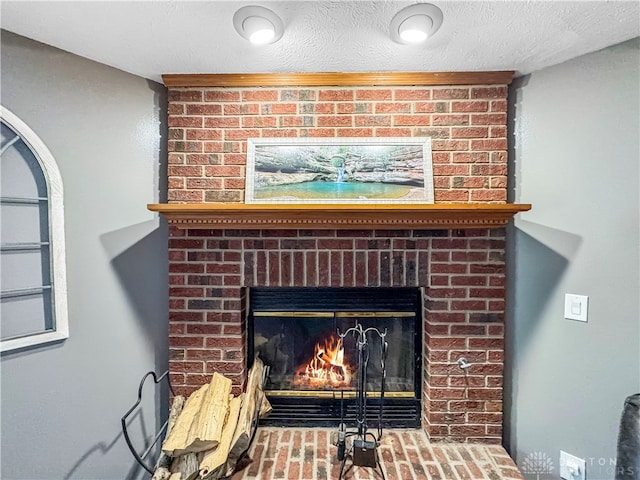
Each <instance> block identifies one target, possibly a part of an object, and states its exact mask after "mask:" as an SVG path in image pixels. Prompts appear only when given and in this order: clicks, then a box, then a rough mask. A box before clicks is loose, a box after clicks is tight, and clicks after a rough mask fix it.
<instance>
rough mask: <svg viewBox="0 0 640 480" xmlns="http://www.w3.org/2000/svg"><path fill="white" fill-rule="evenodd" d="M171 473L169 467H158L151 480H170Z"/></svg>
mask: <svg viewBox="0 0 640 480" xmlns="http://www.w3.org/2000/svg"><path fill="white" fill-rule="evenodd" d="M170 478H171V472H170V471H169V469H168V468H167V467H158V468H156V471H155V472H153V477H152V478H151V480H170Z"/></svg>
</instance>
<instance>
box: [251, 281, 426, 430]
mask: <svg viewBox="0 0 640 480" xmlns="http://www.w3.org/2000/svg"><path fill="white" fill-rule="evenodd" d="M421 298H422V295H421V292H420V289H418V288H252V289H250V291H249V312H248V327H249V331H248V333H249V338H248V347H249V355H248V358H249V359H251V360H252V359H253V358H254V357H255V355H259V356H260V357H261V359H262V360H263V362H264V363H265V365H268V366H269V367H270V373H269V377H268V379H267V385H266V394H267V397H268V398H269V401H270V402H271V404H272V406H273V412H272V413H271V414H270V415H269V417H267V418H266V419H265V420H263V422H264V424H267V425H281V426H303V425H304V426H310V425H313V426H334V425H337V423H338V422H340V419H341V418H343V417H344V419H345V420H346V421H347V422H348V421H351V420H353V418H354V415H355V407H356V398H355V397H356V389H357V382H358V378H360V377H359V372H358V366H357V364H358V362H357V358H358V352H357V349H358V347H357V345H356V339H355V338H354V337H353V336H350V335H346V336H344V338H342V337H341V336H340V333H343V332H346V331H347V330H348V329H349V328H351V327H354V326H355V325H356V324H360V325H362V327H363V328H364V329H367V328H370V327H373V328H376V329H378V330H379V331H380V332H385V333H386V335H385V337H384V338H385V340H386V343H387V348H386V351H385V347H384V344H383V341H382V340H381V339H380V337H378V336H377V335H371V338H368V341H369V345H370V346H369V347H368V349H367V352H366V360H367V361H366V367H365V368H366V378H367V383H366V386H365V390H366V392H367V397H368V401H369V405H371V408H369V409H368V412H367V415H368V423H369V425H370V426H379V425H381V426H383V427H416V428H417V427H419V426H420V412H421V409H420V397H421V375H422V373H421V372H422V368H421V362H422V341H421V339H422V327H421V326H422V314H421V312H422V307H421ZM249 366H250V365H249ZM383 369H384V370H385V371H386V375H385V382H384V398H383V399H382V409H380V404H381V390H382V387H383V385H382V376H383V374H382V371H383Z"/></svg>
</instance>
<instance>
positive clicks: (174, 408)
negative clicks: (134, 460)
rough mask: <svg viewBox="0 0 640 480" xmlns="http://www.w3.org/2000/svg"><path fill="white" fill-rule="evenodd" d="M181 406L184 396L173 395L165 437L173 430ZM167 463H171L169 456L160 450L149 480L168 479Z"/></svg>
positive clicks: (169, 473) (169, 474)
mask: <svg viewBox="0 0 640 480" xmlns="http://www.w3.org/2000/svg"><path fill="white" fill-rule="evenodd" d="M183 406H184V397H183V396H182V395H177V396H175V397H173V402H172V403H171V410H169V419H168V421H167V432H166V433H165V438H167V437H168V436H169V433H171V430H173V426H174V425H175V423H176V419H177V418H178V415H180V412H181V411H182V407H183ZM169 465H171V457H170V456H169V455H167V454H166V453H165V452H164V451H162V452H160V457H158V461H157V462H156V470H155V472H154V473H153V477H152V478H151V480H168V478H169V477H170V476H171V472H170V471H169V470H168V469H169Z"/></svg>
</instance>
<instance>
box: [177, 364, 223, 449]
mask: <svg viewBox="0 0 640 480" xmlns="http://www.w3.org/2000/svg"><path fill="white" fill-rule="evenodd" d="M231 386H232V382H231V380H229V379H228V378H226V377H225V376H223V375H220V374H219V373H214V374H213V378H212V379H211V383H210V384H209V388H208V389H207V393H206V394H205V397H204V398H203V399H202V407H201V408H200V414H199V415H198V422H197V424H196V425H195V431H194V434H193V438H192V441H191V444H190V445H189V447H188V448H189V451H190V452H203V451H205V450H211V449H212V448H215V447H216V446H217V445H218V444H219V443H220V439H221V437H222V429H223V428H224V422H225V420H226V419H227V414H228V413H229V395H230V394H231Z"/></svg>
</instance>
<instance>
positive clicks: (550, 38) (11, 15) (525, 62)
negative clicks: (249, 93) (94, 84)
mask: <svg viewBox="0 0 640 480" xmlns="http://www.w3.org/2000/svg"><path fill="white" fill-rule="evenodd" d="M412 3H415V2H407V1H391V0H385V1H364V0H363V1H333V2H327V1H289V2H282V1H264V0H261V1H256V2H240V1H225V2H221V1H167V0H156V1H106V2H104V1H65V2H58V1H45V2H39V1H10V0H2V2H1V3H0V8H1V17H0V19H1V20H0V22H1V26H2V28H4V29H6V30H10V31H12V32H15V33H18V34H20V35H23V36H26V37H29V38H32V39H35V40H38V41H40V42H43V43H46V44H49V45H53V46H55V47H58V48H61V49H63V50H67V51H69V52H73V53H75V54H78V55H81V56H83V57H87V58H90V59H93V60H96V61H98V62H101V63H104V64H107V65H111V66H113V67H116V68H119V69H122V70H125V71H127V72H131V73H134V74H137V75H140V76H142V77H146V78H149V79H152V80H156V81H160V75H161V74H163V73H248V72H358V71H431V72H435V71H474V70H515V71H516V72H517V74H526V73H529V72H532V71H535V70H538V69H540V68H544V67H547V66H550V65H554V64H557V63H560V62H562V61H565V60H568V59H570V58H574V57H577V56H579V55H582V54H585V53H589V52H592V51H595V50H599V49H601V48H604V47H607V46H610V45H613V44H616V43H619V42H622V41H624V40H628V39H630V38H634V37H637V36H639V35H640V2H638V1H630V2H627V1H606V2H604V1H571V2H557V1H436V0H432V3H434V4H436V5H438V6H439V7H440V8H441V9H442V11H443V13H444V22H443V24H442V27H441V29H440V31H438V32H437V34H436V35H434V37H433V38H431V39H428V40H427V42H426V43H424V44H421V45H418V46H415V45H411V46H407V45H399V44H396V43H394V42H393V41H392V40H391V39H390V37H389V22H390V21H391V18H392V17H393V15H394V14H395V13H396V12H397V11H398V10H400V9H401V8H403V7H405V6H407V5H410V4H412ZM249 4H260V5H263V6H266V7H268V8H270V9H272V10H273V11H275V12H276V13H278V15H280V17H281V18H282V20H283V21H284V24H285V34H284V36H283V37H282V39H280V41H279V42H277V43H275V44H272V45H265V46H254V45H251V44H250V43H249V42H247V41H246V40H244V39H243V38H241V37H240V36H239V35H238V34H237V33H236V32H235V30H234V29H233V25H232V17H233V14H234V12H235V11H236V10H237V9H238V8H240V7H241V6H243V5H249Z"/></svg>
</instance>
